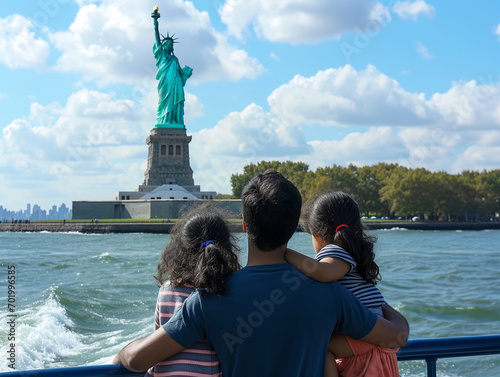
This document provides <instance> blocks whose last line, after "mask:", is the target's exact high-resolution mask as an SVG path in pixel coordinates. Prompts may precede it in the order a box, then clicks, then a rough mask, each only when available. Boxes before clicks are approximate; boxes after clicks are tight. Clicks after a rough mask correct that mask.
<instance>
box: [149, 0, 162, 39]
mask: <svg viewBox="0 0 500 377" xmlns="http://www.w3.org/2000/svg"><path fill="white" fill-rule="evenodd" d="M151 17H152V18H153V20H154V26H155V40H156V44H157V45H158V46H159V45H161V41H160V31H159V30H158V18H160V13H158V7H155V9H153V13H151Z"/></svg>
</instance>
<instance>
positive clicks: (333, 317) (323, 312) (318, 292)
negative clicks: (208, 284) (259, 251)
mask: <svg viewBox="0 0 500 377" xmlns="http://www.w3.org/2000/svg"><path fill="white" fill-rule="evenodd" d="M375 322H376V315H375V314H373V313H372V312H370V311H369V310H367V309H366V308H365V307H364V306H363V305H362V304H361V303H360V302H359V301H358V300H357V299H356V298H355V297H354V296H353V295H352V294H351V293H350V292H349V291H347V290H346V289H345V288H344V287H342V286H341V285H340V284H338V283H337V282H331V283H320V282H317V281H314V280H312V279H309V278H308V277H306V276H305V275H303V274H302V273H300V272H299V271H298V270H297V269H296V268H295V267H293V266H292V265H290V264H288V263H283V264H271V265H264V266H247V267H245V268H243V269H241V270H239V271H237V272H235V273H233V274H232V275H231V276H230V277H229V278H228V280H227V292H226V294H225V295H224V296H214V295H209V294H207V293H203V292H200V291H197V292H195V293H193V294H192V295H191V296H190V297H189V298H188V299H187V300H186V301H184V304H183V306H182V309H181V310H179V311H178V312H177V313H176V314H175V315H174V316H173V317H172V318H171V319H170V321H169V322H167V323H166V324H165V325H164V326H163V328H164V330H165V331H166V332H167V333H168V334H169V335H170V336H171V337H172V338H173V339H174V340H175V341H176V342H177V343H179V344H180V345H182V346H183V347H189V346H191V345H192V344H194V343H196V342H197V341H198V340H200V339H206V340H207V341H208V342H209V343H210V344H211V345H212V346H213V347H214V349H215V351H216V352H217V355H218V357H219V359H220V363H221V366H222V371H223V375H224V376H225V377H231V376H233V377H245V376H249V377H250V376H251V377H255V376H273V377H276V376H286V377H293V376H308V377H324V374H325V363H326V350H327V347H328V342H329V340H330V336H331V334H332V333H333V332H337V333H342V334H345V335H348V336H350V337H351V338H353V339H359V338H362V337H364V336H365V335H367V334H368V333H369V332H370V331H371V329H372V328H373V326H374V325H375Z"/></svg>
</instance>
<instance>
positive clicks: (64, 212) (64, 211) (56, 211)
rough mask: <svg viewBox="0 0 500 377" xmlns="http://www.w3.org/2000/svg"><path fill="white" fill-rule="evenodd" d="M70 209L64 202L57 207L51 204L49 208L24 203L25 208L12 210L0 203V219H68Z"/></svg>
mask: <svg viewBox="0 0 500 377" xmlns="http://www.w3.org/2000/svg"><path fill="white" fill-rule="evenodd" d="M71 216H72V209H71V208H69V207H68V206H67V205H66V204H65V203H62V204H61V205H60V206H59V207H57V205H55V204H53V205H52V206H51V207H50V209H49V210H46V209H43V208H42V207H41V206H39V205H38V204H33V209H32V206H31V203H26V205H25V209H19V210H12V209H9V208H6V207H4V206H3V205H2V204H0V221H6V220H69V219H71Z"/></svg>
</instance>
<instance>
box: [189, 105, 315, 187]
mask: <svg viewBox="0 0 500 377" xmlns="http://www.w3.org/2000/svg"><path fill="white" fill-rule="evenodd" d="M309 151H310V147H309V146H308V145H307V143H306V141H305V137H304V133H303V132H302V129H300V128H299V127H297V126H296V125H291V124H289V123H287V122H284V121H282V120H281V119H279V118H278V117H276V116H274V115H272V114H270V113H266V112H265V111H264V110H263V109H262V108H261V107H260V106H257V105H255V104H251V105H249V106H247V107H246V108H245V109H244V110H243V111H241V112H232V113H230V114H228V115H227V116H226V117H224V119H222V120H221V121H219V122H218V123H217V125H216V126H215V127H214V128H211V129H204V130H201V131H199V132H197V133H194V134H193V140H192V142H191V145H190V153H191V161H192V166H193V170H194V171H195V179H200V180H201V181H203V182H204V184H205V185H207V187H205V186H204V189H210V190H216V191H219V192H224V193H228V192H229V191H230V190H229V182H230V177H231V174H234V173H235V172H237V171H240V170H241V169H242V168H243V166H245V165H247V164H249V163H250V162H255V161H261V160H266V159H267V160H276V159H277V160H282V159H288V158H291V156H294V155H301V154H307V153H308V152H309Z"/></svg>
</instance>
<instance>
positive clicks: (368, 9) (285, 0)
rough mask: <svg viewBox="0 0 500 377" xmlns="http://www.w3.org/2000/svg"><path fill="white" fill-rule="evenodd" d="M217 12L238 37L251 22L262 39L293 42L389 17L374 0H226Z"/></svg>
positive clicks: (330, 35) (315, 39) (308, 40)
mask: <svg viewBox="0 0 500 377" xmlns="http://www.w3.org/2000/svg"><path fill="white" fill-rule="evenodd" d="M219 12H220V15H221V19H222V21H223V22H224V23H225V24H226V25H227V26H228V31H229V33H230V34H232V35H234V36H236V37H237V38H242V37H243V35H244V33H245V31H246V30H247V28H248V27H249V26H250V25H251V26H252V27H253V30H254V31H255V32H256V33H257V35H259V36H260V37H262V38H265V39H267V40H270V41H273V42H284V43H292V44H299V43H311V42H312V43H314V42H318V41H323V40H327V39H338V38H339V37H340V35H341V34H342V33H344V32H347V31H358V30H360V29H361V30H364V29H365V28H366V27H367V25H368V24H372V23H373V22H379V23H380V20H381V19H387V18H389V19H390V15H389V13H388V10H387V8H386V7H384V6H382V5H381V4H380V3H378V2H377V1H375V0H367V1H345V0H319V1H308V0H254V1H245V0H226V1H225V3H224V5H223V6H222V7H221V8H220V11H219ZM379 27H380V25H379Z"/></svg>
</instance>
